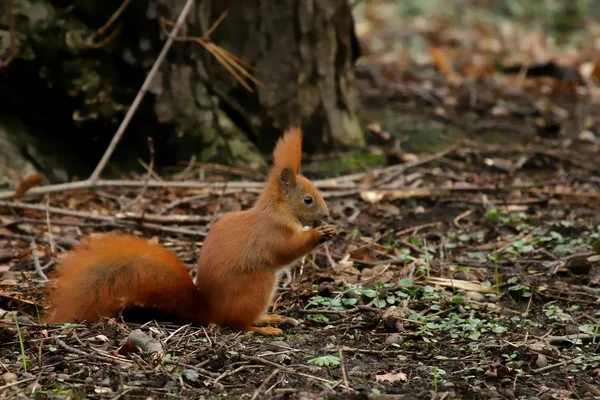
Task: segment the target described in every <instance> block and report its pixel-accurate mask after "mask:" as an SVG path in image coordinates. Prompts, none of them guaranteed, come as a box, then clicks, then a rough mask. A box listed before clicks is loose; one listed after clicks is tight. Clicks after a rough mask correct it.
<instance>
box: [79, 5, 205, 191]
mask: <svg viewBox="0 0 600 400" xmlns="http://www.w3.org/2000/svg"><path fill="white" fill-rule="evenodd" d="M192 4H194V0H187V1H186V2H185V5H184V6H183V9H182V10H181V13H180V14H179V18H177V22H176V23H175V26H174V27H173V30H172V31H171V35H169V36H168V37H167V40H166V42H165V44H164V46H163V48H162V50H161V51H160V54H159V55H158V57H157V58H156V61H155V62H154V64H153V65H152V69H151V70H150V72H149V73H148V76H147V77H146V80H145V81H144V83H143V85H142V87H141V88H140V91H139V92H138V94H137V96H136V97H135V99H134V100H133V103H131V107H129V109H128V110H127V114H125V118H123V122H122V123H121V125H120V126H119V129H117V133H115V135H114V136H113V138H112V140H111V142H110V144H109V146H108V148H107V149H106V152H105V153H104V155H103V156H102V159H101V160H100V162H99V163H98V165H97V166H96V169H95V170H94V172H92V175H91V176H90V178H89V181H90V182H91V183H92V185H93V184H94V183H96V181H97V180H98V178H99V177H100V174H101V173H102V171H103V170H104V167H106V163H107V162H108V160H109V159H110V156H111V155H112V153H113V152H114V150H115V148H116V147H117V144H118V143H119V141H120V140H121V137H122V136H123V134H124V133H125V129H127V126H128V125H129V122H130V121H131V119H132V118H133V115H134V114H135V112H136V111H137V109H138V107H139V105H140V103H141V102H142V99H143V98H144V95H145V94H146V92H147V91H148V88H149V87H150V83H151V82H152V79H154V76H155V75H156V72H157V71H158V68H159V67H160V65H161V64H162V62H163V61H164V59H165V58H166V56H167V53H168V52H169V49H170V48H171V46H172V45H173V42H174V41H175V36H176V35H177V33H178V32H179V29H180V28H181V26H182V25H183V22H184V21H185V19H186V17H187V15H188V13H189V12H190V8H191V7H192Z"/></svg>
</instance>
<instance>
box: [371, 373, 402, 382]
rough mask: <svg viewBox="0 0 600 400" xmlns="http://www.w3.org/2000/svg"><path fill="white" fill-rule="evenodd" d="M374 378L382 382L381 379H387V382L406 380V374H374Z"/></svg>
mask: <svg viewBox="0 0 600 400" xmlns="http://www.w3.org/2000/svg"><path fill="white" fill-rule="evenodd" d="M375 380H376V381H377V382H383V381H387V382H397V381H402V382H408V375H406V374H405V373H404V372H396V373H386V374H379V375H375Z"/></svg>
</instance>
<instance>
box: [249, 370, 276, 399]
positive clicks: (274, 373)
mask: <svg viewBox="0 0 600 400" xmlns="http://www.w3.org/2000/svg"><path fill="white" fill-rule="evenodd" d="M278 373H279V368H276V369H274V370H273V372H271V374H270V375H269V376H267V379H265V380H264V381H263V382H262V383H261V384H260V386H259V387H257V388H256V390H255V391H254V394H253V395H252V397H250V400H254V399H256V398H257V397H258V395H259V394H260V392H261V391H262V390H263V389H264V388H265V386H267V383H268V382H269V381H270V380H271V379H273V377H274V376H275V375H277V374H278Z"/></svg>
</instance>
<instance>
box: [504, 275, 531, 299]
mask: <svg viewBox="0 0 600 400" xmlns="http://www.w3.org/2000/svg"><path fill="white" fill-rule="evenodd" d="M507 283H508V284H509V285H511V286H509V287H508V291H509V292H517V293H519V294H520V296H521V297H525V298H530V297H531V296H532V294H531V288H530V287H529V286H527V285H523V284H521V283H520V279H519V278H517V277H512V278H509V279H508V281H507Z"/></svg>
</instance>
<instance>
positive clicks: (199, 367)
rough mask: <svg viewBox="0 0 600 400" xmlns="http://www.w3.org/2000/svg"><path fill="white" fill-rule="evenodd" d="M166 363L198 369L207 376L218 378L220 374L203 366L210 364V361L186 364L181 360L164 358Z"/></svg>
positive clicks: (197, 370)
mask: <svg viewBox="0 0 600 400" xmlns="http://www.w3.org/2000/svg"><path fill="white" fill-rule="evenodd" d="M164 363H165V364H172V365H176V366H178V367H183V368H187V369H191V370H192V371H196V372H198V373H199V374H200V375H203V376H205V377H207V378H216V377H218V376H219V374H217V373H216V372H211V371H207V370H205V369H204V368H202V367H201V366H202V365H206V364H208V361H203V362H201V363H200V364H198V365H190V364H185V363H182V362H180V361H175V360H164Z"/></svg>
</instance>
